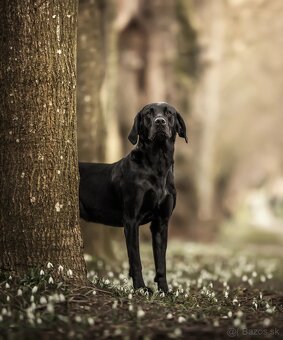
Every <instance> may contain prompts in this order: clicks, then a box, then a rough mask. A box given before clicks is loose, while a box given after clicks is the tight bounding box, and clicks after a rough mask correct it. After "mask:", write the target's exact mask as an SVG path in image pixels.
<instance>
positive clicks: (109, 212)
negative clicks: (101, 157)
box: [79, 162, 122, 226]
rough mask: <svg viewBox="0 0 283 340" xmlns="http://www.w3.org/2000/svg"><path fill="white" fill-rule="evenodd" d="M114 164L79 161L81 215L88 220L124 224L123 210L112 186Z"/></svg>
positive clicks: (116, 224) (117, 224) (108, 223)
mask: <svg viewBox="0 0 283 340" xmlns="http://www.w3.org/2000/svg"><path fill="white" fill-rule="evenodd" d="M115 164H116V163H114V164H104V163H82V162H80V163H79V172H80V216H81V218H83V219H84V220H86V221H90V222H95V223H102V224H107V225H111V226H122V210H121V206H120V201H119V199H118V197H117V192H116V190H115V188H114V187H113V186H112V184H111V183H112V181H111V176H112V171H113V167H114V166H115Z"/></svg>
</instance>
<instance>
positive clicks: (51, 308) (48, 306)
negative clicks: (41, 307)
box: [47, 303, 54, 314]
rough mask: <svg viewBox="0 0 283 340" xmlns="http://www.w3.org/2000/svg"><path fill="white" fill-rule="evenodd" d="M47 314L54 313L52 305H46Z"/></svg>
mask: <svg viewBox="0 0 283 340" xmlns="http://www.w3.org/2000/svg"><path fill="white" fill-rule="evenodd" d="M47 312H48V313H50V314H53V313H54V305H53V304H52V303H48V304H47Z"/></svg>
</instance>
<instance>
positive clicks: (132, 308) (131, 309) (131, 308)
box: [129, 304, 134, 312]
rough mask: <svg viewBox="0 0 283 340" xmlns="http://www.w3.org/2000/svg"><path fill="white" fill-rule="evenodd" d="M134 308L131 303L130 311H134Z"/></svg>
mask: <svg viewBox="0 0 283 340" xmlns="http://www.w3.org/2000/svg"><path fill="white" fill-rule="evenodd" d="M133 310H134V306H133V305H132V304H129V312H132V311H133Z"/></svg>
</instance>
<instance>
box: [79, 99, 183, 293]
mask: <svg viewBox="0 0 283 340" xmlns="http://www.w3.org/2000/svg"><path fill="white" fill-rule="evenodd" d="M176 134H178V135H179V136H180V137H182V138H184V139H185V140H186V142H188V139H187V134H186V125H185V123H184V120H183V118H182V117H181V115H180V113H178V112H177V111H176V109H175V108H174V107H172V106H170V105H168V104H167V103H164V102H162V103H152V104H149V105H146V106H145V107H144V108H143V109H142V110H141V111H140V112H138V113H137V115H136V117H135V120H134V124H133V127H132V130H131V132H130V134H129V137H128V138H129V140H130V142H131V143H132V144H137V145H136V147H135V148H134V149H133V150H132V151H131V152H130V153H129V154H128V155H127V156H126V157H125V158H123V159H121V160H120V161H118V162H116V163H113V164H101V163H79V171H80V216H81V218H83V219H84V220H86V221H90V222H96V223H102V224H106V225H110V226H119V227H121V226H124V231H125V237H126V243H127V251H128V257H129V265H130V272H129V275H130V276H131V277H132V279H133V285H134V288H135V289H139V288H146V289H148V288H147V287H145V284H144V281H143V277H142V265H141V259H140V251H139V226H140V225H142V224H145V223H148V222H151V226H150V230H151V233H152V246H153V253H154V262H155V269H156V276H155V279H154V281H155V282H157V284H158V289H160V290H162V291H164V292H167V291H168V285H167V280H166V259H165V254H166V248H167V230H168V221H169V218H170V216H171V214H172V212H173V209H174V207H175V203H176V190H175V186H174V175H173V167H174V159H173V155H174V142H175V139H176ZM148 291H150V289H148Z"/></svg>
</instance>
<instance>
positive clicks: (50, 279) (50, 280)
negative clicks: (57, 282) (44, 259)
mask: <svg viewBox="0 0 283 340" xmlns="http://www.w3.org/2000/svg"><path fill="white" fill-rule="evenodd" d="M48 283H49V284H52V283H54V280H53V278H52V276H50V277H49V279H48Z"/></svg>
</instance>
